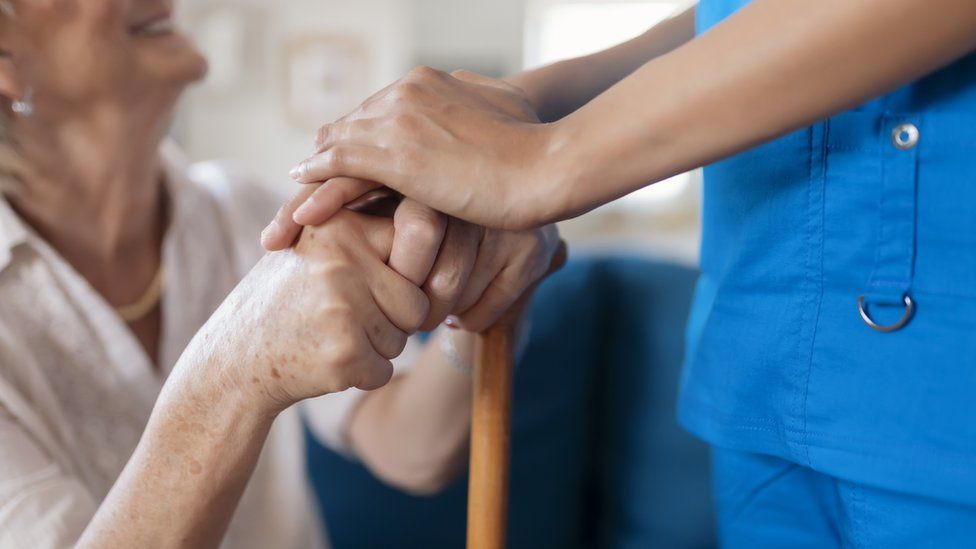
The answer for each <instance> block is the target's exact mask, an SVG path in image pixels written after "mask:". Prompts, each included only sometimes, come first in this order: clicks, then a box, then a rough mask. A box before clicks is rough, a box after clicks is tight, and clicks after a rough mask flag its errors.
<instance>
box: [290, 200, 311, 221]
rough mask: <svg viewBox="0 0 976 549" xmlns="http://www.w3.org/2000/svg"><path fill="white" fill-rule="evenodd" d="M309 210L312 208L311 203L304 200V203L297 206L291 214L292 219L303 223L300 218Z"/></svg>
mask: <svg viewBox="0 0 976 549" xmlns="http://www.w3.org/2000/svg"><path fill="white" fill-rule="evenodd" d="M311 210H312V206H311V204H309V203H308V202H305V203H304V204H302V205H301V206H299V207H298V209H297V210H295V213H293V214H291V219H292V221H294V222H295V223H298V224H299V225H304V223H302V218H303V217H305V216H306V215H307V214H308V212H310V211H311Z"/></svg>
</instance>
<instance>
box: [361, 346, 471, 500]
mask: <svg viewBox="0 0 976 549" xmlns="http://www.w3.org/2000/svg"><path fill="white" fill-rule="evenodd" d="M454 336H456V339H455V341H456V342H457V343H456V353H458V356H459V357H463V359H465V360H473V352H474V338H473V336H472V335H470V334H466V333H464V332H457V333H456V334H453V333H451V332H445V331H443V330H441V331H439V332H437V333H436V336H435V338H433V340H432V341H431V342H430V343H428V344H427V345H425V346H424V350H423V352H421V353H420V355H419V356H418V357H417V360H416V362H415V364H414V365H413V367H412V368H411V369H410V371H409V372H408V373H407V374H405V375H403V376H401V377H400V378H398V379H397V380H395V381H394V382H393V383H391V384H390V385H388V386H387V387H384V388H383V389H380V390H378V391H374V392H372V393H370V394H369V395H367V396H366V398H365V399H364V400H363V402H362V403H361V404H360V406H359V407H358V408H357V409H356V412H355V414H354V415H353V417H352V419H351V420H350V426H349V439H350V441H351V442H352V446H353V448H354V450H355V451H356V454H357V456H358V457H359V459H361V460H362V461H363V463H365V464H366V466H367V467H369V468H370V470H371V471H372V472H373V473H374V474H375V475H376V476H378V477H379V478H381V479H383V480H384V481H385V482H387V483H389V484H391V485H393V486H396V487H397V488H399V489H401V490H404V491H407V492H410V493H415V494H430V493H434V492H436V491H438V490H440V489H442V488H443V487H444V486H446V485H447V484H448V483H449V482H450V481H451V480H453V479H454V477H455V476H456V475H457V473H458V472H460V471H461V470H462V469H463V467H464V458H465V456H466V455H467V447H468V433H469V432H470V422H471V390H472V389H471V387H472V386H471V375H470V373H469V372H467V371H464V370H463V369H459V368H458V365H457V364H453V363H452V362H451V360H450V359H449V358H448V357H447V356H446V355H445V354H444V352H443V351H442V350H441V344H440V342H439V341H437V339H436V338H444V337H454Z"/></svg>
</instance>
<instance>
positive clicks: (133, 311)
mask: <svg viewBox="0 0 976 549" xmlns="http://www.w3.org/2000/svg"><path fill="white" fill-rule="evenodd" d="M165 287H166V276H165V270H164V269H163V265H162V264H160V265H159V270H157V271H156V276H154V277H153V279H152V282H150V283H149V287H148V288H146V292H145V293H144V294H142V297H140V298H139V299H138V300H136V301H135V302H134V303H131V304H129V305H121V306H119V307H115V312H116V313H117V314H118V315H119V316H120V317H122V320H124V321H125V322H126V323H127V324H131V323H133V322H135V321H137V320H141V319H143V318H144V317H145V316H146V315H148V314H149V313H150V312H151V311H152V310H153V309H155V308H156V305H158V304H159V300H160V299H161V298H162V297H163V290H164V289H165Z"/></svg>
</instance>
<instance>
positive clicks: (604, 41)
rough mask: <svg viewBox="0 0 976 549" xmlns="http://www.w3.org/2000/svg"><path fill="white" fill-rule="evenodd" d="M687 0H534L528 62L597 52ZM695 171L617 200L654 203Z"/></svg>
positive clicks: (684, 186)
mask: <svg viewBox="0 0 976 549" xmlns="http://www.w3.org/2000/svg"><path fill="white" fill-rule="evenodd" d="M686 4H687V2H684V1H683V0H671V1H668V0H659V1H656V2H639V1H633V0H622V1H615V0H602V1H601V0H589V1H585V0H584V1H579V0H529V2H528V5H527V14H526V26H525V56H524V61H525V65H526V66H527V67H536V66H539V65H544V64H547V63H552V62H554V61H559V60H562V59H567V58H571V57H578V56H581V55H587V54H590V53H594V52H597V51H600V50H603V49H606V48H608V47H611V46H613V45H615V44H619V43H620V42H624V41H626V40H629V39H631V38H634V37H636V36H639V35H640V34H642V33H644V31H646V30H647V29H649V28H651V27H653V26H654V25H656V24H657V23H659V22H660V21H662V20H664V19H665V18H667V17H668V16H669V15H671V14H672V13H674V11H675V10H676V9H677V8H678V7H679V6H681V5H686ZM694 178H695V176H694V175H693V174H682V175H679V176H677V177H675V178H673V179H672V180H668V181H662V182H660V183H658V184H656V185H653V186H650V187H646V188H644V189H641V190H639V191H637V192H635V193H633V194H631V195H630V196H628V197H626V198H625V199H623V200H621V201H619V202H617V203H616V205H617V206H618V207H621V208H627V209H630V208H635V209H647V208H655V207H659V206H662V205H664V204H665V203H669V202H672V201H674V200H677V199H679V198H680V197H681V196H682V195H684V194H685V193H686V192H687V191H688V188H689V186H690V185H691V184H692V182H693V181H694Z"/></svg>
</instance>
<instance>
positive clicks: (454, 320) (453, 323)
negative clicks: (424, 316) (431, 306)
mask: <svg viewBox="0 0 976 549" xmlns="http://www.w3.org/2000/svg"><path fill="white" fill-rule="evenodd" d="M444 325H445V326H447V327H448V328H450V329H452V330H457V329H460V328H461V321H460V320H458V317H456V316H454V315H451V316H449V317H447V318H445V319H444Z"/></svg>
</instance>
